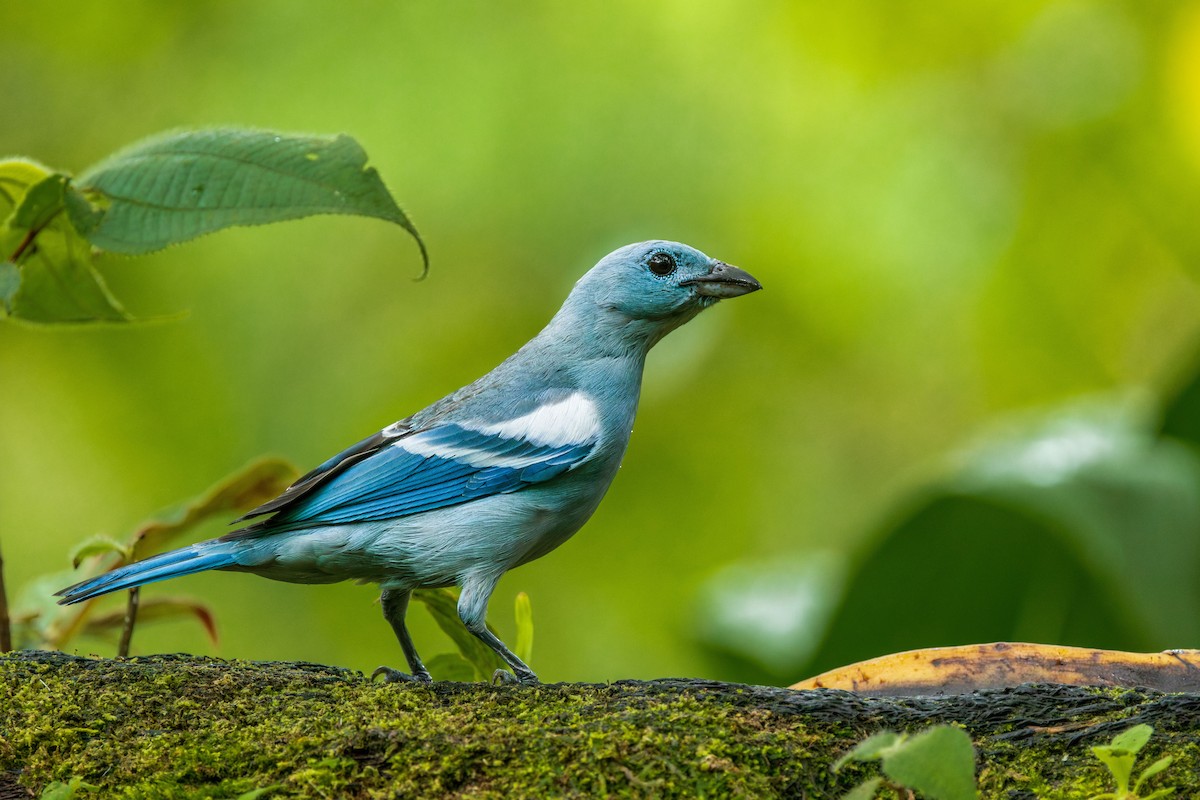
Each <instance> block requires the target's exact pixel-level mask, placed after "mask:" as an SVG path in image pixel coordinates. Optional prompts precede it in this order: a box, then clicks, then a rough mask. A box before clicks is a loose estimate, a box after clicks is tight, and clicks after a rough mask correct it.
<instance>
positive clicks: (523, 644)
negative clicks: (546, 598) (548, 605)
mask: <svg viewBox="0 0 1200 800" xmlns="http://www.w3.org/2000/svg"><path fill="white" fill-rule="evenodd" d="M515 613H516V617H517V646H516V648H515V650H514V652H516V654H517V658H519V659H521V660H522V661H524V662H525V663H526V664H528V663H529V662H530V660H531V658H532V657H533V605H532V604H531V603H530V602H529V595H527V594H525V592H517V600H516V609H515Z"/></svg>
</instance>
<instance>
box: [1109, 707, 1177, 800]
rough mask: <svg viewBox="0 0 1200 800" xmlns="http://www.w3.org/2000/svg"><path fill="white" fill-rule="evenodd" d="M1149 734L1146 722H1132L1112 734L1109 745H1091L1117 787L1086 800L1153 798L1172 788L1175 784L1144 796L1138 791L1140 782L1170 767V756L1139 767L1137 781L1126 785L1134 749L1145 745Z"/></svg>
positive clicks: (1141, 799) (1150, 731)
mask: <svg viewBox="0 0 1200 800" xmlns="http://www.w3.org/2000/svg"><path fill="white" fill-rule="evenodd" d="M1153 733H1154V728H1151V727H1150V726H1149V725H1135V726H1134V727H1132V728H1130V729H1129V730H1127V731H1125V732H1124V733H1120V734H1117V735H1116V736H1115V737H1113V740H1112V742H1111V743H1110V744H1102V745H1098V746H1096V747H1093V748H1092V752H1093V753H1095V754H1096V758H1098V759H1100V761H1101V762H1102V763H1103V764H1104V766H1106V767H1108V771H1109V772H1111V773H1112V776H1113V780H1114V781H1116V783H1117V790H1116V791H1115V792H1104V793H1103V794H1098V795H1094V796H1093V797H1091V798H1089V800H1154V798H1157V797H1166V796H1167V795H1169V794H1171V793H1173V792H1174V791H1175V787H1174V786H1170V787H1167V788H1165V789H1157V790H1155V791H1153V792H1151V793H1150V794H1148V795H1144V796H1143V795H1140V794H1138V792H1139V791H1141V788H1142V784H1143V783H1145V782H1146V781H1147V780H1149V779H1150V778H1152V777H1154V776H1155V775H1157V774H1159V773H1160V772H1162V771H1163V770H1165V769H1166V768H1167V767H1169V766H1171V760H1172V759H1171V756H1165V757H1163V758H1160V759H1159V760H1158V761H1155V762H1154V763H1153V764H1151V765H1150V766H1148V767H1146V768H1145V769H1144V770H1142V771H1141V774H1139V775H1138V777H1137V780H1136V781H1134V782H1133V788H1132V789H1131V788H1129V780H1130V778H1132V777H1133V762H1134V761H1135V760H1136V759H1137V754H1138V751H1139V750H1141V749H1142V748H1143V747H1145V746H1146V742H1148V741H1150V736H1151V735H1152V734H1153Z"/></svg>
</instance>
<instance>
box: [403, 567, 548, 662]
mask: <svg viewBox="0 0 1200 800" xmlns="http://www.w3.org/2000/svg"><path fill="white" fill-rule="evenodd" d="M412 596H413V599H414V600H419V601H420V602H421V603H423V604H424V605H425V608H426V609H428V610H429V613H430V615H431V616H432V617H433V619H434V621H435V622H436V623H437V625H438V627H439V628H441V629H442V632H444V633H445V634H446V635H447V636H449V637H450V639H451V641H453V642H454V646H455V647H457V648H458V653H457V654H450V653H443V654H440V655H437V656H434V657H433V658H431V659H430V660H429V661H428V663H426V665H425V666H426V667H427V668H428V669H429V672H430V673H431V674H432V675H433V677H434V678H436V679H437V680H443V681H462V682H468V681H490V680H492V678H493V676H494V675H495V673H496V671H497V670H507V669H508V665H507V664H505V663H504V661H503V660H502V659H501V658H500V657H499V656H498V655H496V653H495V651H493V650H492V648H490V647H488V646H487V645H485V644H484V643H483V642H481V641H479V639H477V638H475V636H474V635H473V634H472V633H471V632H470V631H468V630H467V629H466V628H465V627H464V626H463V624H462V620H460V619H459V618H458V590H457V589H418V590H416V591H415V592H413V595H412ZM515 612H516V621H517V645H516V648H515V652H516V654H517V657H518V658H520V659H521V660H522V661H524V662H525V663H529V657H530V655H531V653H532V650H533V607H532V606H531V605H530V602H529V596H528V595H527V594H525V593H524V592H519V593H518V594H517V598H516V602H515ZM488 627H489V628H491V627H492V626H491V624H490V623H489V625H488ZM492 632H493V633H495V629H494V628H492Z"/></svg>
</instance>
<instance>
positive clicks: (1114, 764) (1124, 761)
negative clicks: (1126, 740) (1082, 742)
mask: <svg viewBox="0 0 1200 800" xmlns="http://www.w3.org/2000/svg"><path fill="white" fill-rule="evenodd" d="M1092 753H1094V754H1095V756H1096V758H1098V759H1100V761H1101V763H1103V764H1104V766H1106V767H1108V771H1109V772H1111V773H1112V776H1113V780H1114V781H1116V784H1117V794H1118V795H1122V794H1124V793H1126V792H1128V791H1129V776H1130V775H1132V774H1133V762H1134V761H1135V760H1136V759H1137V756H1136V755H1134V754H1133V753H1130V752H1129V751H1128V750H1125V749H1123V748H1120V747H1110V746H1109V745H1099V746H1097V747H1093V748H1092Z"/></svg>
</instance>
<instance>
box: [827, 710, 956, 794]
mask: <svg viewBox="0 0 1200 800" xmlns="http://www.w3.org/2000/svg"><path fill="white" fill-rule="evenodd" d="M851 761H857V762H868V761H878V762H880V766H881V769H882V770H883V774H884V775H886V776H887V778H888V781H889V786H891V787H892V788H895V789H900V788H906V789H911V790H913V791H916V792H919V793H920V794H921V795H922V796H925V797H928V798H930V800H977V798H978V797H979V791H978V789H977V788H976V786H975V749H974V747H972V745H971V739H970V737H968V736H967V734H966V733H964V732H963V731H962V730H961V729H959V728H955V727H953V726H951V725H935V726H933V727H932V728H929V729H927V730H924V731H921V732H920V733H918V734H915V735H909V734H906V733H893V732H891V731H883V732H881V733H877V734H875V735H873V736H870V737H868V738H866V739H864V740H863V741H862V742H860V743H859V744H858V745H856V746H855V747H854V749H852V750H851V751H850V752H848V753H846V754H845V755H844V756H842V757H841V758H839V759H838V760H837V761H836V762H835V763H834V765H833V770H834V772H837V771H839V770H840V769H841V768H842V767H844V766H845V765H846V764H847V763H849V762H851ZM882 785H884V781H883V779H881V778H878V777H874V778H869V779H867V780H866V781H864V782H863V783H860V784H859V785H858V786H856V787H855V788H854V789H852V790H850V792H848V793H847V794H846V795H844V796H843V798H842V800H866V799H867V798H871V797H874V796H875V793H876V791H877V789H878V788H879V787H880V786H882Z"/></svg>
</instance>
